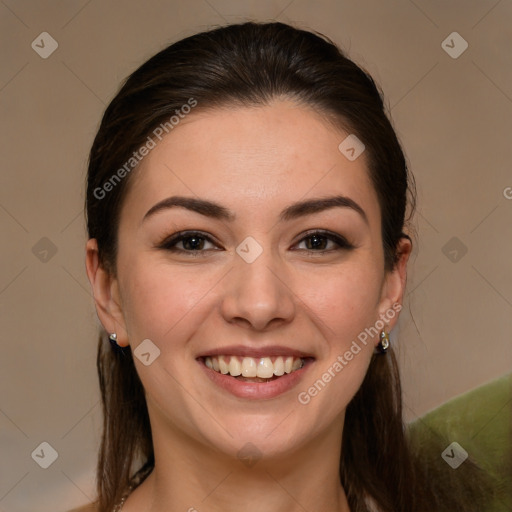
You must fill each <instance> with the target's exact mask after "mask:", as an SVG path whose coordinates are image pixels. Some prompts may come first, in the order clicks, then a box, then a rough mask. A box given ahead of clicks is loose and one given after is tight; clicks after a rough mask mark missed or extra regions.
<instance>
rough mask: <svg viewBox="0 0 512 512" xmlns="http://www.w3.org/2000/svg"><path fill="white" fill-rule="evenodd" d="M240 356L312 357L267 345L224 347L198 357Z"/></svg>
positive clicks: (300, 352) (278, 346)
mask: <svg viewBox="0 0 512 512" xmlns="http://www.w3.org/2000/svg"><path fill="white" fill-rule="evenodd" d="M228 355H229V356H241V357H244V356H245V357H253V358H262V357H269V356H270V357H271V356H284V357H290V356H292V357H300V358H303V359H304V358H308V357H311V358H312V357H313V355H312V354H310V353H308V352H304V351H302V350H297V349H296V348H290V347H284V346H280V345H268V346H266V347H249V346H246V345H229V346H226V347H220V348H215V349H212V350H208V351H207V352H204V353H202V354H200V355H199V356H198V357H212V356H228Z"/></svg>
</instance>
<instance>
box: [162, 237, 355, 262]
mask: <svg viewBox="0 0 512 512" xmlns="http://www.w3.org/2000/svg"><path fill="white" fill-rule="evenodd" d="M315 236H316V237H319V238H325V239H327V240H330V241H332V242H334V243H335V244H337V245H338V247H337V248H335V249H322V250H314V249H299V250H302V251H306V252H308V253H310V254H314V253H320V254H322V253H330V252H333V251H342V250H345V251H347V250H351V249H354V246H353V245H352V244H350V243H349V242H348V241H347V240H346V239H345V238H344V237H342V236H340V235H337V234H335V233H331V232H330V231H325V230H312V231H308V232H306V233H305V234H304V236H303V237H302V238H301V239H300V240H299V242H297V244H299V243H301V242H303V241H304V240H307V239H310V238H313V237H315ZM189 238H199V239H203V240H206V241H208V242H210V243H212V244H215V242H214V241H213V240H212V239H211V238H210V237H209V236H207V235H206V234H204V233H201V232H200V231H180V232H178V233H175V234H173V235H171V236H170V237H167V238H166V239H164V240H163V242H161V243H160V244H159V245H158V246H157V247H158V249H164V250H167V251H170V252H178V253H185V254H187V255H188V256H192V257H200V256H205V254H204V253H206V252H207V251H209V250H211V249H206V250H201V249H193V250H186V249H177V248H176V245H177V244H178V243H179V242H182V241H183V240H187V239H189ZM297 244H295V245H297Z"/></svg>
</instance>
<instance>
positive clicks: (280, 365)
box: [274, 356, 284, 377]
mask: <svg viewBox="0 0 512 512" xmlns="http://www.w3.org/2000/svg"><path fill="white" fill-rule="evenodd" d="M274 375H277V376H278V377H280V376H281V375H284V361H283V358H282V357H281V356H279V357H278V358H277V359H276V360H275V361H274Z"/></svg>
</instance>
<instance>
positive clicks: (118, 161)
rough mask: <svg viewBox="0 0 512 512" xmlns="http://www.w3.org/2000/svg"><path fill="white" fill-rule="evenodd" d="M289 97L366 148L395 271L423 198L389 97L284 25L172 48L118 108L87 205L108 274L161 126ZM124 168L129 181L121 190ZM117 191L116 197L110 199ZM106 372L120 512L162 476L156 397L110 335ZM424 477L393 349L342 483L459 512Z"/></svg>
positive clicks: (362, 408)
mask: <svg viewBox="0 0 512 512" xmlns="http://www.w3.org/2000/svg"><path fill="white" fill-rule="evenodd" d="M279 97H286V98H291V99H293V100H295V101H297V102H299V103H301V104H304V105H307V106H309V107H313V108H314V109H315V110H316V111H317V112H319V113H321V115H323V116H324V117H325V119H326V121H328V122H331V123H334V124H335V125H336V126H338V127H340V128H343V129H344V130H345V131H346V132H347V133H352V134H355V135H356V136H357V137H358V138H359V139H360V140H361V141H362V142H363V143H364V144H365V146H366V155H367V158H368V167H369V168H368V172H369V176H370V178H371V181H372V183H373V185H374V187H375V190H376V192H377V196H378V199H379V205H380V209H381V214H382V240H383V247H384V254H385V261H384V262H383V264H384V266H385V269H386V270H391V269H393V267H394V265H395V264H396V261H397V257H398V254H397V247H398V243H399V241H400V238H401V237H403V236H405V235H404V233H403V230H404V224H405V223H406V221H407V219H406V208H407V205H408V204H410V205H411V211H412V210H413V206H414V205H413V203H414V194H413V193H411V194H408V191H412V190H413V184H412V182H411V177H410V175H409V172H408V169H407V165H406V160H405V157H404V154H403V152H402V149H401V147H400V144H399V141H398V139H397V136H396V134H395V131H394V130H393V127H392V125H391V123H390V121H389V120H388V117H387V115H386V109H385V106H384V104H383V101H382V95H381V93H380V91H379V89H378V88H377V86H376V84H375V83H374V81H373V80H372V78H371V77H370V76H369V75H368V73H366V72H365V71H363V70H362V69H361V68H360V67H358V66H357V65H356V64H355V63H354V62H352V61H351V60H350V59H349V58H347V57H346V56H345V54H344V53H343V52H342V51H341V50H340V49H339V48H338V47H337V46H336V45H335V44H334V43H332V42H331V41H330V40H328V39H327V38H325V37H324V36H320V35H317V34H315V33H312V32H309V31H304V30H300V29H297V28H294V27H291V26H289V25H285V24H282V23H261V24H260V23H252V22H250V23H243V24H239V25H230V26H226V27H222V28H217V29H215V30H211V31H208V32H203V33H200V34H196V35H193V36H191V37H188V38H186V39H183V40H180V41H178V42H176V43H174V44H172V45H170V46H169V47H167V48H165V49H164V50H162V51H161V52H159V53H158V54H156V55H155V56H153V57H152V58H151V59H149V60H148V61H147V62H145V63H144V64H143V65H142V66H141V67H140V68H139V69H137V70H136V71H135V72H134V73H133V74H132V75H131V76H130V77H129V78H128V79H127V80H126V82H125V83H124V85H123V86H122V87H121V89H120V90H119V92H118V93H117V95H116V96H115V98H114V99H113V100H112V102H111V103H110V104H109V106H108V108H107V109H106V111H105V114H104V116H103V119H102V122H101V126H100V128H99V130H98V133H97V135H96V138H95V140H94V143H93V145H92V149H91V152H90V159H89V173H88V182H87V199H86V210H87V226H88V233H89V237H90V238H95V239H96V240H97V242H98V248H99V255H100V261H101V264H102V265H103V266H104V267H105V268H106V269H108V270H109V271H110V272H112V273H113V274H115V262H116V253H117V228H118V223H119V215H120V207H121V205H122V202H123V198H124V197H125V195H126V191H127V187H128V186H129V185H130V183H131V182H132V174H134V173H135V172H136V169H135V170H133V171H131V169H128V170H127V168H126V162H128V161H129V160H130V158H131V157H132V155H133V153H134V152H137V151H138V150H139V148H141V147H142V146H143V145H144V144H145V143H147V141H148V137H151V136H152V134H154V131H155V130H156V129H157V128H158V126H159V125H161V123H165V122H168V121H169V119H170V118H171V116H173V115H175V114H176V111H180V109H181V108H182V106H183V105H187V104H190V100H191V99H193V101H195V102H197V106H195V107H194V108H195V109H196V110H197V111H199V110H201V109H214V108H219V107H223V106H231V105H234V106H259V105H266V104H269V103H270V102H271V101H272V100H274V99H276V98H279ZM123 166H125V167H124V168H125V171H126V172H124V173H121V174H122V179H120V180H117V181H115V182H112V176H113V175H114V174H116V172H117V171H118V169H121V168H123ZM117 175H118V177H119V176H120V174H119V173H118V174H117ZM109 180H110V181H109ZM107 182H110V183H111V186H109V187H105V184H106V183H107ZM107 189H108V192H107V191H106V190H107ZM408 197H409V201H408ZM97 363H98V373H99V380H100V387H101V395H102V399H103V414H104V432H103V438H102V442H101V448H100V455H99V460H98V468H97V486H98V487H97V491H98V506H99V511H100V512H110V510H111V509H112V507H113V506H114V504H115V503H117V502H118V501H119V500H120V498H121V495H122V493H123V492H124V491H125V490H126V488H127V486H128V485H129V483H130V482H132V478H133V474H134V473H135V472H136V470H137V469H139V468H141V469H140V470H139V472H138V474H137V478H138V480H139V481H141V480H143V479H144V478H145V476H146V475H147V474H148V473H149V472H150V471H151V469H152V467H153V465H154V453H153V445H152V440H151V427H150V422H149V417H148V412H147V407H146V402H145V398H144V390H143V386H142V384H141V382H140V380H139V378H138V375H137V372H136V369H135V366H134V364H133V358H132V354H131V351H130V349H129V347H128V348H126V349H124V350H114V349H112V348H111V346H110V344H109V342H108V339H107V337H106V333H102V335H101V336H100V342H99V348H98V360H97ZM424 473H425V471H423V470H422V469H421V468H420V466H419V465H418V464H417V460H416V459H415V458H414V457H413V455H412V454H411V453H410V449H409V445H408V442H407V439H406V435H405V430H404V425H403V421H402V405H401V390H400V380H399V375H398V369H397V364H396V359H395V356H394V354H393V350H392V349H391V350H390V351H389V352H388V354H387V355H385V356H383V355H376V356H374V358H373V359H372V361H371V363H370V367H369V369H368V372H367V375H366V377H365V379H364V382H363V384H362V386H361V388H360V389H359V391H358V392H357V394H356V395H355V397H354V398H353V400H352V401H351V403H350V404H349V406H348V408H347V411H346V420H345V426H344V430H343V443H342V458H341V461H340V478H341V483H342V485H343V487H344V489H345V491H346V493H347V497H348V501H349V505H350V508H351V511H352V512H363V511H367V510H368V508H367V504H366V502H367V500H371V501H373V502H374V503H375V504H377V506H378V508H379V510H382V511H385V512H412V511H422V510H425V511H427V510H428V511H432V510H450V511H452V512H453V511H454V510H459V508H456V507H458V505H456V501H454V500H453V499H452V497H450V495H449V494H446V495H444V496H443V497H442V499H443V503H442V504H440V503H438V501H437V499H436V497H435V495H434V492H433V491H432V489H434V486H432V485H430V481H429V480H428V479H426V478H425V476H424ZM436 492H437V491H436ZM450 507H451V508H450ZM461 510H462V509H461ZM468 510H469V509H468Z"/></svg>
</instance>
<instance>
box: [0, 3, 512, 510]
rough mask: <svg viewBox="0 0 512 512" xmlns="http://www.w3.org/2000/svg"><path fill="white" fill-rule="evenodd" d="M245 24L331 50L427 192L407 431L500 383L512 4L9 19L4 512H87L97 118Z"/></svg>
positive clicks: (507, 328) (7, 8)
mask: <svg viewBox="0 0 512 512" xmlns="http://www.w3.org/2000/svg"><path fill="white" fill-rule="evenodd" d="M245 18H252V19H257V20H271V19H277V20H279V21H284V22H292V23H295V24H298V25H300V26H303V27H306V28H307V27H309V28H313V29H315V30H318V31H320V32H323V33H325V34H326V35H328V36H329V37H331V38H332V39H334V40H335V41H336V42H338V43H339V44H341V45H342V47H343V48H345V49H346V50H347V51H348V52H349V55H350V56H351V57H352V58H353V59H354V60H356V62H358V63H359V64H361V65H363V66H364V67H366V68H367V69H368V70H369V71H370V72H371V73H372V74H373V76H374V77H375V79H376V80H377V81H378V82H379V83H380V85H381V86H382V88H383V89H384V91H385V94H386V98H387V102H388V104H389V106H390V108H391V112H392V118H393V121H394V123H395V126H396V128H397V131H398V133H399V135H400V137H401V140H402V142H403V144H404V146H405V150H406V152H407V155H408V158H409V161H410V166H411V169H412V170H413V172H414V173H415V175H416V178H417V182H418V192H419V210H418V213H417V216H416V228H417V232H418V235H419V242H418V243H417V244H416V249H415V253H414V258H413V260H412V262H411V265H410V278H409V283H408V296H407V308H406V309H405V310H404V312H403V314H402V319H401V324H400V333H399V338H400V341H399V343H400V358H401V360H402V363H403V374H404V387H405V402H406V409H407V418H408V419H414V418H415V417H417V416H419V415H422V414H424V413H425V412H426V411H428V410H430V409H432V408H434V407H436V406H437V405H439V404H441V403H442V402H444V401H446V400H448V399H450V398H451V397H454V396H456V395H458V394H460V393H463V392H465V391H467V390H469V389H471V388H474V387H476V386H479V385H481V384H482V383H485V382H487V381H489V380H491V379H493V378H495V377H497V376H499V375H502V374H505V373H508V372H509V371H510V370H511V367H512V350H510V339H511V337H510V332H511V331H512V314H511V313H512V272H511V271H510V269H511V266H510V265H511V264H510V262H511V260H512V258H511V255H512V237H511V229H510V226H511V222H512V188H507V187H512V172H511V162H512V149H511V146H512V145H511V133H512V61H511V55H512V2H511V1H510V0H501V1H497V0H479V1H476V0H473V1H467V0H465V1H462V0H459V1H441V0H432V1H420V0H417V1H416V2H413V1H406V0H402V1H399V0H396V1H386V2H384V1H382V0H363V1H359V2H355V1H343V0H337V1H331V0H322V1H318V2H311V1H305V0H279V1H255V0H254V1H248V0H247V1H233V0H188V1H187V2H178V1H172V0H171V1H163V0H151V1H148V2H137V1H120V0H115V1H100V0H90V1H87V0H86V1H83V0H82V1H72V0H66V1H51V2H50V1H49V2H36V1H29V0H25V1H14V0H2V2H1V3H0V34H1V36H0V37H1V48H2V52H3V57H2V63H3V64H2V66H1V68H0V112H1V119H2V131H1V137H0V154H1V155H2V172H1V185H0V226H1V230H2V240H3V244H2V246H3V250H2V260H1V262H2V264H1V265H0V303H1V305H0V308H1V309H0V315H1V317H0V318H1V326H2V329H1V337H2V338H1V340H2V341H1V343H2V345H1V349H2V351H1V352H2V354H1V358H0V389H1V399H0V443H1V445H0V449H1V455H2V456H1V457H0V512H22V511H36V510H37V511H41V512H50V511H51V512H56V511H64V510H67V509H69V508H70V507H72V506H74V505H78V504H81V503H84V502H87V501H90V499H92V498H93V496H94V465H95V461H96V450H97V445H98V439H99V432H100V430H99V427H100V419H101V418H100V408H99V402H98V400H99V395H98V389H97V379H96V371H95V350H96V329H97V325H98V324H97V319H96V315H95V312H94V308H93V302H92V299H91V295H90V292H89V285H88V282H87V278H86V275H85V271H84V250H83V248H84V243H85V229H84V222H83V213H82V205H83V199H84V179H85V168H86V159H87V153H88V150H89V147H90V144H91V142H92V139H93V136H94V134H95V130H96V128H97V127H98V123H99V121H100V117H101V115H102V112H103V110H104V108H105V106H106V104H107V103H108V101H109V100H110V99H111V98H112V96H113V95H114V93H115V91H116V90H117V88H118V85H119V83H120V81H121V80H122V79H123V78H124V77H125V76H126V75H127V74H128V73H130V72H131V71H132V70H134V69H135V68H136V67H137V66H138V65H140V64H141V63H142V62H143V61H144V60H145V59H146V58H148V57H149V56H151V55H152V54H153V53H155V52H156V51H157V50H159V49H161V48H162V47H163V46H164V45H166V44H168V43H170V42H172V41H174V40H176V39H179V38H182V37H184V36H186V35H189V34H192V33H194V32H197V31H199V30H203V29H206V28H208V27H211V26H213V25H218V24H225V23H226V22H233V21H240V20H242V19H245ZM454 31H456V32H458V33H459V34H460V35H461V36H462V37H463V38H464V39H465V40H466V41H467V42H468V44H469V47H468V49H467V50H466V51H465V52H464V53H463V54H462V55H460V57H458V58H457V59H454V58H452V57H450V56H449V55H448V54H447V53H446V52H445V51H444V49H443V48H442V46H441V43H442V41H443V40H445V39H446V38H447V36H448V35H449V34H451V33H452V32H454ZM42 32H48V33H49V34H50V35H51V36H52V37H53V38H54V39H55V40H56V41H57V42H58V48H57V50H56V51H55V52H54V53H53V54H52V55H50V56H49V57H48V58H47V59H43V58H41V57H40V56H39V55H38V54H37V53H36V52H35V51H34V50H33V49H32V48H31V43H32V41H34V40H36V38H37V37H38V36H39V34H41V33H42ZM38 40H40V39H38ZM36 42H37V40H36ZM450 44H451V43H450ZM454 44H455V43H454ZM457 45H458V43H457ZM457 45H456V46H455V49H458V48H460V46H457ZM46 48H48V46H46ZM507 195H508V196H509V199H507V197H506V196H507ZM44 237H46V239H49V240H50V241H51V244H53V246H54V250H56V253H55V254H53V255H52V251H51V249H52V245H51V244H50V243H49V242H48V240H46V239H45V240H43V241H40V240H41V239H42V238H44ZM453 237H456V239H457V240H456V241H455V242H453V241H452V242H451V243H450V244H449V245H448V246H447V245H446V244H447V243H449V241H450V240H451V239H452V238H453ZM452 244H455V245H452ZM34 247H35V248H34ZM45 250H47V251H49V252H47V253H45V252H44V251H45ZM464 250H467V253H465V254H463V251H464ZM44 259H47V261H46V262H45V261H44ZM453 259H456V261H451V260H453ZM395 334H396V333H395ZM43 441H46V442H48V443H50V444H51V446H53V448H54V449H55V450H56V451H57V452H58V459H57V460H56V461H55V462H54V463H53V464H52V465H51V466H50V467H49V468H48V469H46V470H44V469H42V468H40V467H39V466H38V465H37V464H36V463H35V462H34V460H33V459H32V458H31V453H32V452H33V451H34V450H35V449H36V447H38V446H39V445H40V443H41V442H43Z"/></svg>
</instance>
